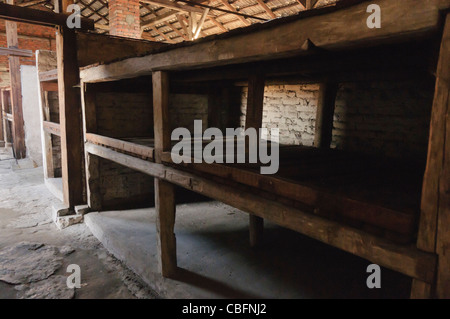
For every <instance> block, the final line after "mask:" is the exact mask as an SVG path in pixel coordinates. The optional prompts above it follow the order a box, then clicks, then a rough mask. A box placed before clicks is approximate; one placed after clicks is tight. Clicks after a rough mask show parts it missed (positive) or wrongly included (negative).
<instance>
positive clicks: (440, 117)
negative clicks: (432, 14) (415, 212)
mask: <svg viewBox="0 0 450 319" xmlns="http://www.w3.org/2000/svg"><path fill="white" fill-rule="evenodd" d="M446 27H447V25H446ZM447 30H448V28H447V29H446V31H447ZM447 32H448V31H447ZM446 36H448V35H446V34H445V33H444V36H443V38H442V47H441V57H440V60H439V65H438V69H437V75H438V77H437V80H436V90H435V95H434V101H433V108H432V112H431V124H430V137H429V143H428V159H427V166H426V170H425V175H424V179H423V187H422V200H421V214H420V224H419V234H418V239H417V247H418V248H419V249H423V250H425V251H428V252H435V251H436V236H437V222H438V210H439V196H440V191H439V187H440V178H441V176H442V171H443V168H444V151H445V149H444V144H445V138H446V136H445V134H446V132H445V129H446V123H445V116H446V110H447V99H448V92H447V91H446V90H447V88H446V83H445V81H446V80H447V79H448V77H449V71H448V69H447V70H446V69H445V67H447V66H448V64H447V63H446V62H448V61H444V60H443V59H442V57H443V56H445V55H446V54H448V52H445V45H446V41H448V40H447V39H446V38H445V37H446Z"/></svg>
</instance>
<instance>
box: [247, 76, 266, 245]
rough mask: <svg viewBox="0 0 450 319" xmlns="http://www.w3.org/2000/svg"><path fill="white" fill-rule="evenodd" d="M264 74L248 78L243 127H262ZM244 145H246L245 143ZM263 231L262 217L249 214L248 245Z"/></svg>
mask: <svg viewBox="0 0 450 319" xmlns="http://www.w3.org/2000/svg"><path fill="white" fill-rule="evenodd" d="M264 84H265V80H264V76H263V75H261V74H258V73H256V74H252V75H251V76H250V77H249V80H248V96H247V112H246V116H245V128H246V129H247V128H251V127H253V128H255V129H256V130H257V132H258V139H259V137H260V136H259V129H260V128H261V127H262V119H263V105H264ZM246 145H248V144H247V143H246ZM263 231H264V219H263V218H261V217H258V216H255V215H252V214H250V215H249V236H250V246H251V247H256V246H258V245H259V244H260V243H261V240H262V236H263Z"/></svg>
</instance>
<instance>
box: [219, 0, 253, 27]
mask: <svg viewBox="0 0 450 319" xmlns="http://www.w3.org/2000/svg"><path fill="white" fill-rule="evenodd" d="M220 2H222V4H223V5H224V6H225V7H227V9H228V10H230V11H233V12H235V13H238V12H237V10H236V8H235V7H233V6H232V5H231V4H230V3H229V2H228V0H220ZM237 17H238V19H239V20H240V21H241V22H242V23H243V24H245V25H246V26H249V25H251V24H252V23H251V22H250V21H248V20H247V19H245V18H244V17H242V16H240V15H237Z"/></svg>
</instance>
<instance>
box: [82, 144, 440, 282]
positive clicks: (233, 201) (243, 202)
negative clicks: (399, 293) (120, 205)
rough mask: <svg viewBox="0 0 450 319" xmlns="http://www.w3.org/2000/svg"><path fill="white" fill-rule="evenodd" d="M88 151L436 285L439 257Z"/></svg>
mask: <svg viewBox="0 0 450 319" xmlns="http://www.w3.org/2000/svg"><path fill="white" fill-rule="evenodd" d="M86 151H87V152H89V153H90V154H93V155H96V156H99V157H101V158H105V159H108V160H111V161H113V162H115V163H118V164H120V165H124V166H126V167H130V168H132V169H135V170H138V171H140V172H142V173H145V174H148V175H151V176H154V177H157V178H160V179H164V180H166V181H168V182H170V183H173V184H175V185H178V186H181V187H183V188H186V189H188V190H191V191H194V192H196V193H199V194H202V195H205V196H207V197H210V198H212V199H215V200H218V201H221V202H223V203H225V204H227V205H231V206H233V207H236V208H238V209H240V210H243V211H245V212H247V213H251V214H254V215H256V216H259V217H262V218H264V219H267V220H270V221H272V222H274V223H276V224H278V225H280V226H283V227H286V228H289V229H292V230H294V231H297V232H299V233H301V234H304V235H306V236H308V237H311V238H314V239H317V240H319V241H321V242H324V243H326V244H328V245H331V246H334V247H336V248H339V249H342V250H344V251H347V252H349V253H352V254H354V255H357V256H359V257H362V258H364V259H367V260H369V261H370V262H373V263H376V264H378V265H380V266H384V267H387V268H390V269H392V270H395V271H398V272H400V273H403V274H405V275H407V276H409V277H412V278H416V279H420V280H422V281H424V282H427V283H431V282H432V281H433V278H434V267H435V265H436V256H435V255H434V254H429V253H425V252H422V251H419V250H418V249H417V248H416V247H414V246H404V245H395V244H393V243H392V242H390V241H389V240H386V239H383V238H379V237H376V236H373V235H370V234H368V233H366V232H364V231H361V230H357V229H354V228H352V227H349V226H345V225H343V224H341V223H337V222H334V221H331V220H328V219H325V218H322V217H319V216H315V215H312V214H308V213H304V212H302V211H301V210H299V209H296V208H293V207H290V206H286V205H283V204H280V203H278V202H274V201H271V200H268V199H265V198H262V197H260V196H257V195H254V194H250V193H246V192H244V191H242V190H241V189H237V188H234V187H230V186H227V185H223V184H221V183H219V182H214V181H211V180H208V179H205V178H201V177H199V176H196V175H193V174H190V173H186V172H183V171H180V170H177V169H174V168H170V167H167V166H164V165H163V164H157V163H152V162H148V161H144V160H141V159H138V158H136V157H132V156H129V155H125V154H121V153H118V152H115V151H113V150H110V149H108V148H105V147H102V146H98V145H94V144H92V143H87V144H86Z"/></svg>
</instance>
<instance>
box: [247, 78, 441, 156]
mask: <svg viewBox="0 0 450 319" xmlns="http://www.w3.org/2000/svg"><path fill="white" fill-rule="evenodd" d="M318 90H319V86H318V85H316V84H309V85H269V86H266V88H265V93H264V95H265V97H264V109H263V127H266V128H279V129H280V142H281V143H282V144H290V145H307V146H312V145H313V142H314V127H315V116H316V108H317V98H318ZM246 99H247V88H243V89H242V101H241V112H242V115H241V125H242V126H243V125H244V124H245V107H246ZM432 100H433V83H432V81H428V82H427V81H425V80H424V81H423V82H422V83H417V82H411V81H403V82H376V83H366V82H364V83H353V84H341V85H340V87H339V91H338V94H337V98H336V110H335V116H334V124H333V127H334V128H333V141H332V147H333V148H338V149H343V150H349V151H356V152H363V153H367V154H379V155H383V156H388V157H396V158H408V157H415V158H417V159H424V157H425V156H426V153H427V144H428V134H429V122H430V114H431V105H432Z"/></svg>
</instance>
